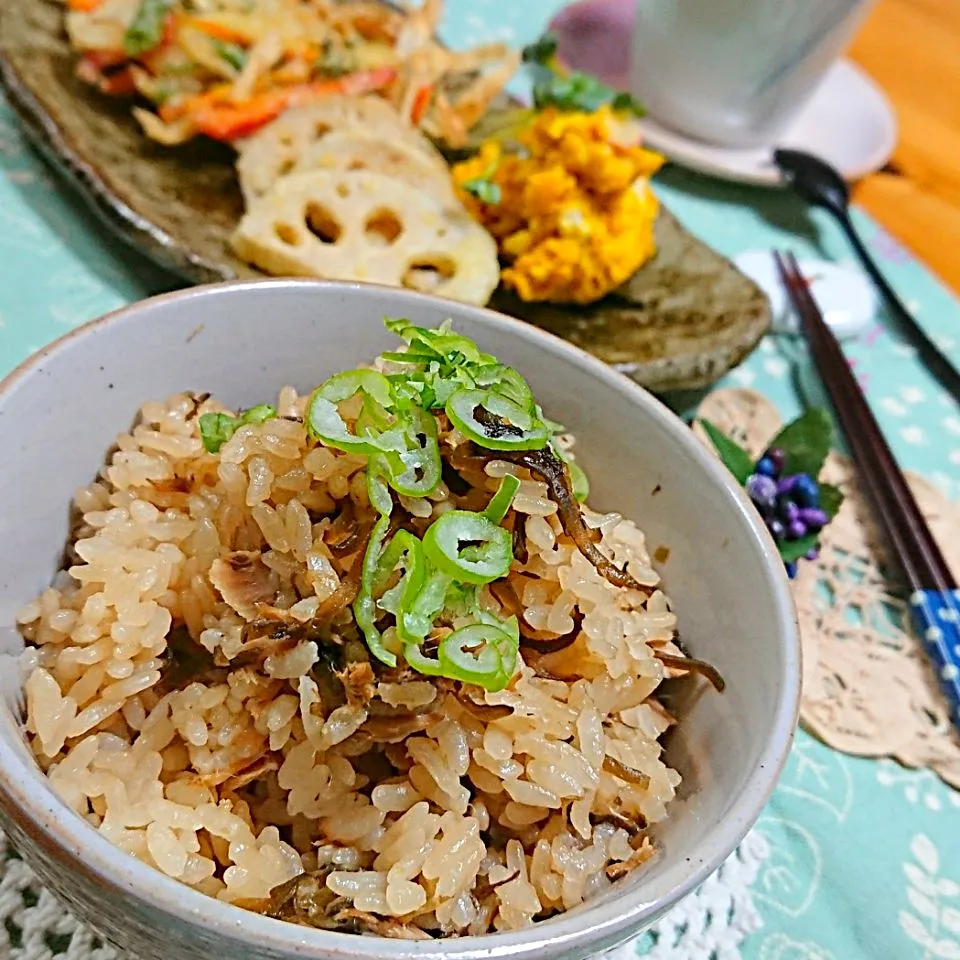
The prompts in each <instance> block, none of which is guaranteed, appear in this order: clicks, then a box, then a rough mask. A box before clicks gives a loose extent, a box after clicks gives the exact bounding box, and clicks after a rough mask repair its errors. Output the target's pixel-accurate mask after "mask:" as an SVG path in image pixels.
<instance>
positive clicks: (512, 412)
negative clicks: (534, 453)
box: [445, 390, 550, 450]
mask: <svg viewBox="0 0 960 960" xmlns="http://www.w3.org/2000/svg"><path fill="white" fill-rule="evenodd" d="M445 409H446V412H447V416H448V417H449V418H450V421H451V423H453V425H454V426H455V427H456V428H457V429H458V430H459V431H460V432H461V433H462V434H463V435H464V436H466V437H469V438H470V439H471V440H473V442H474V443H477V444H479V445H480V446H482V447H486V448H487V449H489V450H539V449H540V448H541V447H543V446H545V445H546V443H547V440H548V439H549V438H550V432H549V430H548V429H547V426H546V424H545V423H544V422H543V421H542V420H541V419H540V418H539V417H538V416H537V415H536V414H535V413H532V412H531V411H530V410H525V409H524V408H523V407H522V406H520V405H519V404H518V403H516V402H514V401H513V400H511V399H509V398H508V397H505V396H502V395H501V394H498V393H496V392H495V391H493V390H458V391H457V392H456V393H454V394H453V395H452V396H451V397H450V399H449V400H448V401H447V403H446V407H445ZM478 410H483V411H486V413H487V415H488V417H489V420H490V422H489V423H481V421H480V420H479V419H478V418H477V411H478Z"/></svg>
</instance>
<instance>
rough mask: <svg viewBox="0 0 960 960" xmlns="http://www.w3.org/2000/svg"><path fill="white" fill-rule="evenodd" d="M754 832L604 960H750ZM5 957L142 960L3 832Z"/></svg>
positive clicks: (758, 850)
mask: <svg viewBox="0 0 960 960" xmlns="http://www.w3.org/2000/svg"><path fill="white" fill-rule="evenodd" d="M769 853H770V851H769V848H768V846H767V842H766V840H764V839H763V837H761V836H760V834H759V833H756V832H754V833H751V834H748V835H747V837H746V838H745V839H744V841H743V843H742V844H741V845H740V847H739V848H738V849H737V850H736V851H734V853H733V854H732V855H731V856H730V857H729V859H728V860H727V861H726V862H725V863H724V864H723V865H722V866H721V867H720V869H719V870H718V871H717V872H716V873H715V874H713V876H711V877H710V878H709V879H707V880H706V881H705V882H704V883H703V885H702V886H701V887H700V888H699V889H698V890H696V891H695V892H694V893H692V894H691V895H690V896H689V897H687V898H686V899H685V900H684V901H683V902H682V903H680V904H678V905H677V906H676V907H675V908H674V909H673V910H672V911H671V912H670V913H668V914H667V915H666V916H665V917H664V918H663V919H661V920H659V921H658V922H657V923H655V924H654V925H653V926H652V927H651V928H650V929H649V930H648V931H646V933H644V934H642V935H641V936H640V937H639V938H638V939H636V940H633V941H631V942H630V943H627V944H624V945H623V946H622V947H619V948H618V949H617V950H614V951H612V952H611V953H609V954H607V955H606V957H605V958H604V960H637V958H643V960H691V958H692V957H696V958H698V960H742V958H741V954H740V950H739V947H740V944H741V943H742V942H743V940H744V938H745V937H746V936H747V935H748V934H750V933H753V932H754V931H755V930H759V929H760V927H761V926H762V921H761V919H760V915H759V913H758V912H757V910H756V908H755V907H754V905H753V901H752V899H751V898H750V886H751V884H752V883H753V881H754V880H755V879H756V877H757V874H758V873H759V872H760V868H761V866H762V865H763V863H764V861H765V860H766V859H767V858H768V857H769ZM0 957H2V958H4V960H135V958H133V957H132V956H131V955H129V954H125V955H121V954H119V953H118V952H117V951H116V950H114V949H113V948H112V947H110V946H107V945H106V944H105V943H104V942H103V941H102V940H101V939H100V938H99V937H98V936H97V935H96V934H95V933H94V932H93V931H92V930H91V929H90V928H89V927H87V926H85V925H84V924H82V923H81V922H80V921H78V920H77V919H75V918H74V917H73V915H72V914H70V913H68V912H67V911H66V910H65V909H64V907H63V905H62V904H60V903H59V902H58V901H57V900H56V899H55V898H54V896H53V894H51V893H50V891H49V890H47V889H46V888H45V887H44V886H43V885H42V884H41V883H40V881H39V880H38V879H37V877H36V876H35V875H34V873H33V871H31V870H30V868H29V867H28V866H27V865H26V863H24V862H23V860H21V859H20V857H19V856H18V855H17V854H16V852H15V851H14V850H13V848H12V847H11V846H10V844H9V842H8V841H7V839H6V837H5V836H4V834H3V831H0Z"/></svg>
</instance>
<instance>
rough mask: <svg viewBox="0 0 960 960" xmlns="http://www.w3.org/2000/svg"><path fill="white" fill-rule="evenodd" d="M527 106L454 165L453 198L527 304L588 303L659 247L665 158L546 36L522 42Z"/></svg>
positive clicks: (616, 97)
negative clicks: (660, 174)
mask: <svg viewBox="0 0 960 960" xmlns="http://www.w3.org/2000/svg"><path fill="white" fill-rule="evenodd" d="M523 59H524V61H525V62H526V63H527V64H528V65H529V66H531V68H532V69H533V71H534V86H533V108H532V109H517V110H515V111H513V112H512V113H510V114H508V117H507V120H506V121H505V122H504V123H503V124H502V127H501V129H500V130H499V132H498V133H497V135H496V136H492V137H490V138H489V139H488V140H486V141H485V142H483V143H482V144H481V145H480V147H479V150H478V151H477V153H476V154H475V155H474V156H473V157H471V158H469V159H468V160H466V161H464V162H463V163H460V164H458V165H456V166H455V167H454V169H453V178H454V181H455V183H456V184H457V186H458V188H459V190H460V193H461V199H462V200H463V202H464V204H465V205H466V207H467V208H468V209H469V210H470V212H471V213H472V214H473V216H474V217H475V218H476V219H477V221H478V222H479V223H481V224H483V226H484V227H486V229H487V230H488V231H489V232H490V233H491V234H492V235H493V237H494V238H495V239H496V241H497V245H498V249H499V252H500V258H501V260H502V261H503V263H504V264H505V267H504V269H503V271H502V274H501V279H502V281H503V283H504V285H505V286H506V287H508V288H510V289H512V290H513V291H515V292H516V294H517V295H518V296H519V297H520V298H521V299H522V300H526V301H529V302H534V301H551V302H554V303H576V304H589V303H594V302H596V301H597V300H600V299H601V298H603V297H604V296H606V295H607V294H608V293H611V292H612V291H613V290H615V289H616V288H617V287H619V286H621V285H622V284H623V283H625V282H626V281H627V280H628V279H629V278H630V276H632V275H633V274H634V273H635V272H636V271H637V270H638V269H639V268H640V267H641V266H642V265H643V264H644V263H645V262H646V261H647V260H649V259H650V258H651V257H652V256H653V255H654V253H655V252H656V249H655V245H654V223H655V221H656V218H657V213H658V212H659V203H658V201H657V198H656V196H655V195H654V193H653V191H652V190H651V188H650V178H651V177H652V176H653V175H654V174H655V173H656V172H657V171H658V170H659V169H660V167H661V166H662V165H663V157H662V156H660V155H659V154H657V153H654V152H653V151H651V150H647V149H645V148H644V147H643V146H641V144H640V134H639V129H638V128H637V126H636V124H635V123H633V122H632V119H633V118H634V117H635V116H636V115H638V114H641V113H642V109H641V107H640V106H639V104H637V103H636V101H635V100H633V98H632V97H630V96H629V95H628V94H623V93H617V92H616V91H614V90H612V89H611V88H609V87H607V86H605V85H604V84H602V83H600V82H599V81H598V80H596V79H595V78H593V77H590V76H587V75H586V74H581V73H568V72H566V71H565V70H564V69H563V67H562V66H561V65H560V64H559V63H558V62H557V60H556V41H555V39H554V38H552V37H551V36H550V35H549V34H548V35H546V36H545V37H543V38H542V39H541V40H539V41H538V42H537V43H535V44H533V45H531V46H530V47H527V48H526V50H525V51H524V54H523Z"/></svg>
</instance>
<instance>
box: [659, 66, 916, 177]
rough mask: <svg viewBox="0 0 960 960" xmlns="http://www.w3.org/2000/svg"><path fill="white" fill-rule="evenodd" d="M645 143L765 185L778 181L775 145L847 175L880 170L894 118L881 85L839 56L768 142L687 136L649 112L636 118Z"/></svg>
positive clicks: (705, 169) (680, 159) (684, 162)
mask: <svg viewBox="0 0 960 960" xmlns="http://www.w3.org/2000/svg"><path fill="white" fill-rule="evenodd" d="M641 125H642V127H643V133H644V138H645V140H646V143H647V145H648V146H650V147H652V148H653V149H654V150H658V151H659V152H660V153H662V154H664V155H665V156H667V157H668V158H669V159H670V160H673V161H674V162H675V163H678V164H680V165H681V166H684V167H689V168H690V169H691V170H697V171H699V172H700V173H707V174H710V175H711V176H715V177H722V178H723V179H726V180H736V181H739V182H741V183H754V184H761V185H765V186H779V185H780V184H781V179H780V174H779V171H778V170H777V168H776V167H775V166H774V165H773V159H772V153H773V149H774V147H792V148H794V149H796V150H805V151H807V152H808V153H813V154H815V155H816V156H818V157H821V158H822V159H824V160H826V161H827V163H830V164H832V165H833V166H834V167H836V168H837V169H838V170H839V171H840V173H842V174H843V176H844V178H845V179H846V180H856V179H858V178H860V177H862V176H864V175H866V174H868V173H872V172H873V171H874V170H879V169H880V167H882V166H883V165H884V164H885V163H886V162H887V160H889V159H890V155H891V154H892V153H893V148H894V147H895V146H896V142H897V123H896V118H895V117H894V115H893V110H892V108H891V106H890V103H889V102H888V101H887V98H886V97H885V96H884V95H883V93H882V92H881V90H880V88H879V87H878V86H877V85H876V84H875V83H874V82H873V81H872V80H871V79H870V78H869V77H868V76H867V75H866V74H865V73H863V71H862V70H860V69H859V68H858V67H856V66H854V65H853V64H852V63H849V62H848V61H846V60H839V61H837V63H835V64H834V65H833V67H831V68H830V72H829V73H828V74H827V75H826V76H825V77H824V79H823V82H822V83H821V84H820V87H819V88H818V89H817V92H816V93H815V94H814V95H813V97H812V99H811V100H810V102H809V103H808V104H807V105H806V106H805V107H804V108H803V110H802V111H801V112H800V113H799V114H798V115H797V117H796V118H795V119H794V121H793V123H791V125H790V126H789V127H788V128H787V130H786V131H785V132H784V133H782V134H781V135H780V136H779V137H778V138H777V141H776V143H771V144H770V145H769V146H768V147H767V146H764V147H750V148H748V149H735V148H730V147H717V146H713V145H711V144H708V143H701V142H699V141H696V140H691V139H689V138H688V137H686V136H685V135H684V134H682V133H677V132H675V131H673V130H670V129H668V128H667V127H663V126H661V125H660V124H658V123H656V122H655V121H653V120H651V119H650V117H644V118H643V120H642V121H641Z"/></svg>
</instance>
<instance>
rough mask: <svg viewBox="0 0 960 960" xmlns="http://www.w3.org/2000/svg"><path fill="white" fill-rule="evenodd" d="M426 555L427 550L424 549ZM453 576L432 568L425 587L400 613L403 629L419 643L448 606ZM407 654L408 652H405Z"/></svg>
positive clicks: (425, 581) (424, 584)
mask: <svg viewBox="0 0 960 960" xmlns="http://www.w3.org/2000/svg"><path fill="white" fill-rule="evenodd" d="M424 555H426V550H424ZM451 582H452V581H451V578H450V577H449V576H447V575H446V574H445V573H441V572H440V571H439V570H432V571H431V572H430V573H429V574H428V575H427V576H426V579H425V580H424V583H423V588H422V589H421V591H420V593H419V594H418V595H417V596H416V597H415V598H414V600H413V603H412V604H411V605H410V607H409V608H408V609H406V610H403V611H402V612H401V614H400V618H401V619H402V620H403V630H404V633H405V634H406V635H407V636H410V637H414V638H415V639H416V641H417V643H420V642H422V641H423V639H424V638H425V637H426V636H427V634H428V633H429V632H430V630H431V628H432V627H433V621H434V620H436V618H437V616H438V615H439V613H440V612H441V611H442V610H443V608H444V607H445V606H446V602H447V591H448V590H449V588H450V585H451ZM404 656H406V653H404Z"/></svg>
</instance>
